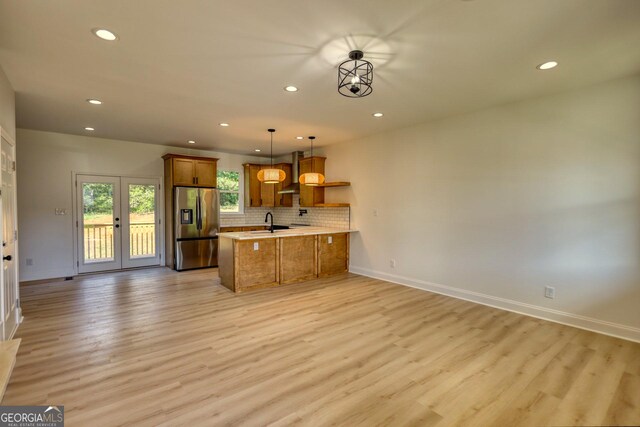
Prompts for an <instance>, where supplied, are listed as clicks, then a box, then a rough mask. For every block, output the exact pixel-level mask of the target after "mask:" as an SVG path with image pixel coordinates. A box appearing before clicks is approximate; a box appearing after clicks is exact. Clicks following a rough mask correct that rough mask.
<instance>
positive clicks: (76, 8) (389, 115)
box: [0, 0, 640, 154]
mask: <svg viewBox="0 0 640 427" xmlns="http://www.w3.org/2000/svg"><path fill="white" fill-rule="evenodd" d="M96 27H102V28H108V29H110V30H112V31H114V32H115V33H116V34H117V35H118V36H119V40H118V41H116V42H105V41H102V40H100V39H98V38H97V37H95V36H94V35H93V34H92V33H91V29H92V28H96ZM638 46H640V1H638V0H526V1H525V0H475V1H461V0H394V1H389V0H342V1H335V0H324V1H307V0H270V1H265V0H238V1H229V0H221V1H217V0H216V1H214V0H180V1H176V0H135V1H132V0H110V1H98V0H56V1H42V0H20V1H17V0H0V66H2V68H3V69H4V70H5V73H6V74H7V76H8V77H9V80H10V81H11V83H12V85H13V86H14V89H15V90H16V104H17V121H18V126H19V127H23V128H30V129H39V130H48V131H55V132H63V133H70V134H86V133H87V132H86V131H84V130H83V128H84V127H85V126H92V127H95V128H96V131H95V132H93V135H95V136H100V137H105V138H114V139H124V140H133V141H142V142H149V143H157V144H166V145H176V146H186V145H187V144H186V141H187V140H188V139H195V140H196V141H197V145H196V146H195V147H197V148H205V149H216V150H220V151H229V152H244V153H251V154H254V153H253V150H254V149H255V148H261V149H262V150H263V151H262V154H265V152H266V151H267V150H268V143H269V135H268V133H267V131H266V129H267V128H269V127H275V128H276V129H277V132H276V134H275V142H274V150H275V152H276V153H285V152H290V151H292V150H294V149H301V148H304V147H306V146H307V144H308V141H306V140H305V141H297V140H295V136H297V135H304V136H308V135H312V134H313V135H316V136H317V137H318V139H317V140H316V141H317V143H318V145H324V144H330V143H334V142H339V141H345V140H351V139H355V138H359V137H363V136H365V135H369V134H373V133H378V132H382V131H385V130H389V129H393V128H398V127H403V126H407V125H410V124H414V123H419V122H424V121H428V120H432V119H435V118H439V117H444V116H449V115H453V114H460V113H463V112H467V111H473V110H476V109H479V108H483V107H487V106H490V105H496V104H501V103H505V102H510V101H515V100H518V99H523V98H528V97H534V96H540V95H544V94H549V93H554V92H558V91H561V90H565V89H568V88H571V87H577V86H582V85H587V84H591V83H595V82H599V81H604V80H608V79H612V78H616V77H621V76H625V75H630V74H634V73H637V72H639V71H640V49H639V48H638ZM352 48H360V49H362V50H364V52H365V59H369V60H370V61H371V62H372V63H373V65H374V67H375V71H374V72H375V77H374V91H373V94H372V95H371V96H369V97H366V98H362V99H350V98H345V97H343V96H341V95H339V94H338V92H337V64H338V63H339V62H341V61H342V60H344V59H346V57H347V54H348V51H349V50H350V49H352ZM551 59H554V60H557V61H558V62H559V63H560V66H559V67H558V68H556V69H554V70H550V71H545V72H543V71H538V70H536V69H535V66H536V65H538V64H540V63H542V62H545V61H547V60H551ZM289 84H292V85H295V86H298V87H299V88H300V91H299V92H297V93H287V92H285V91H284V90H283V87H284V86H286V85H289ZM87 98H98V99H101V100H102V101H103V102H104V104H103V105H101V106H92V105H89V104H88V103H87V102H86V101H85V100H86V99H87ZM376 111H381V112H383V113H384V114H385V116H384V117H383V118H381V119H375V118H373V117H372V116H371V114H372V113H373V112H376ZM220 122H229V123H230V124H231V126H230V127H228V128H222V127H220V126H218V123H220ZM190 147H194V146H190Z"/></svg>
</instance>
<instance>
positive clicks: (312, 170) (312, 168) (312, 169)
mask: <svg viewBox="0 0 640 427" xmlns="http://www.w3.org/2000/svg"><path fill="white" fill-rule="evenodd" d="M309 139H310V140H311V173H314V167H313V140H314V139H316V137H315V136H310V137H309Z"/></svg>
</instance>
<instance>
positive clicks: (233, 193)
mask: <svg viewBox="0 0 640 427" xmlns="http://www.w3.org/2000/svg"><path fill="white" fill-rule="evenodd" d="M241 188H242V187H241V185H240V172H237V171H225V170H218V190H219V191H220V213H221V214H226V213H242V204H241V200H242V197H241V194H240V191H241V190H240V189H241Z"/></svg>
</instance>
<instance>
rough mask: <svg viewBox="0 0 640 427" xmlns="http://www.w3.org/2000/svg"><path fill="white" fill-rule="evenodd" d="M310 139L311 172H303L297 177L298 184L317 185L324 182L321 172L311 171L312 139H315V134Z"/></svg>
mask: <svg viewBox="0 0 640 427" xmlns="http://www.w3.org/2000/svg"><path fill="white" fill-rule="evenodd" d="M309 139H310V140H311V172H307V173H303V174H302V175H300V177H299V178H298V181H299V182H300V184H304V185H308V186H310V187H317V186H318V185H320V184H322V183H324V175H322V174H321V173H317V172H314V171H313V140H314V139H316V137H315V136H310V137H309Z"/></svg>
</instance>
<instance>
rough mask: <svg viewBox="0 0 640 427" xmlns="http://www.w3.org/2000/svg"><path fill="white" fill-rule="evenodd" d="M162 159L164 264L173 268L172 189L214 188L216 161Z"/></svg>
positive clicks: (178, 156)
mask: <svg viewBox="0 0 640 427" xmlns="http://www.w3.org/2000/svg"><path fill="white" fill-rule="evenodd" d="M162 158H163V159H164V200H165V203H164V213H165V215H164V218H165V221H164V224H165V226H164V230H165V232H164V241H165V264H166V265H167V267H170V268H173V244H174V242H173V187H182V186H184V187H215V186H216V181H217V179H216V177H217V162H218V159H215V158H212V157H195V156H183V155H181V154H165V155H164V156H162Z"/></svg>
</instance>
